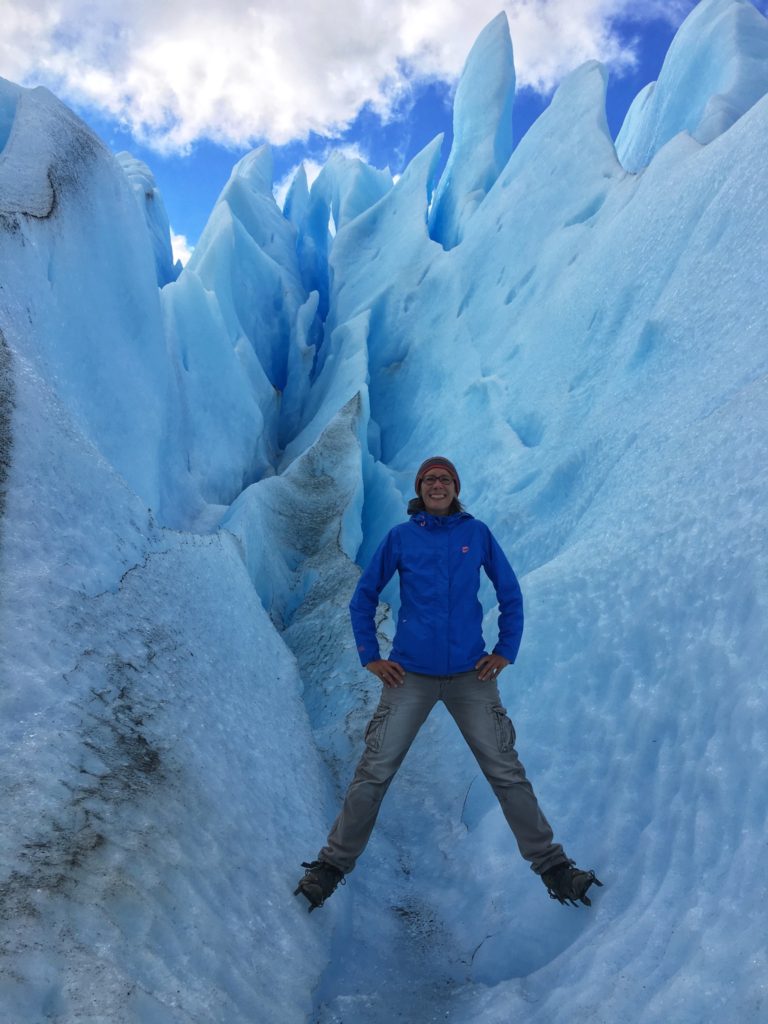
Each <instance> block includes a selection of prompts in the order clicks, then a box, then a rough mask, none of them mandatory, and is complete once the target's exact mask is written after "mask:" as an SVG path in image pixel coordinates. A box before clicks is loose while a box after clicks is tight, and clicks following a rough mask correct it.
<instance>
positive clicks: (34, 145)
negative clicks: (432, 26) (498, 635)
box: [0, 0, 768, 1024]
mask: <svg viewBox="0 0 768 1024" xmlns="http://www.w3.org/2000/svg"><path fill="white" fill-rule="evenodd" d="M766 39H768V34H767V25H766V21H765V19H764V18H763V17H762V15H760V14H759V13H758V12H757V11H756V10H755V9H754V8H753V7H752V6H751V5H749V4H747V3H744V2H742V0H702V2H701V3H700V4H699V5H698V6H697V7H696V8H695V9H694V11H693V12H692V14H691V15H690V17H689V18H688V20H687V21H686V23H685V24H684V25H683V26H682V27H681V29H680V31H679V33H678V36H677V38H676V40H675V42H674V44H673V46H672V47H671V48H670V53H669V56H668V58H667V61H666V62H665V66H664V69H663V70H662V74H661V76H660V78H659V82H658V83H656V85H655V86H654V87H653V89H652V90H647V91H646V92H645V93H644V94H641V96H640V97H639V98H638V100H637V101H636V104H635V105H634V106H633V108H632V109H631V110H630V113H629V114H628V116H627V121H626V123H625V126H624V128H623V129H622V132H621V134H620V136H619V140H618V156H617V147H615V146H614V143H613V141H612V140H611V138H610V135H609V133H608V130H607V127H606V121H605V114H604V101H605V75H604V72H603V69H602V68H601V67H600V66H599V65H597V64H595V63H590V64H587V65H585V66H584V67H582V68H580V69H578V70H577V71H575V72H574V73H573V74H572V75H570V76H569V77H568V78H567V79H566V80H565V81H564V82H563V83H562V85H561V87H560V89H559V90H558V92H557V94H556V95H555V97H554V98H553V101H552V103H551V105H550V106H549V108H548V109H547V110H546V111H545V112H544V114H543V115H542V116H541V117H540V119H539V120H538V122H537V123H536V124H535V125H534V126H533V127H532V128H531V129H530V130H529V131H528V133H527V134H526V136H525V137H524V139H523V140H522V141H521V142H520V143H519V145H517V146H516V147H513V145H512V136H511V124H510V121H509V117H508V113H509V110H508V108H509V101H510V98H511V93H512V90H513V88H514V68H513V66H512V58H511V46H510V43H509V36H508V31H507V27H506V22H505V19H504V18H503V17H500V18H497V19H494V21H493V22H491V24H490V25H489V26H488V28H487V29H486V30H485V31H484V32H483V33H482V34H481V36H480V38H479V40H478V43H477V44H476V46H475V48H474V49H473V51H472V53H471V54H470V58H469V59H468V61H467V65H466V68H465V74H464V77H463V79H462V81H461V83H460V84H459V88H458V90H457V101H456V107H455V111H454V119H455V126H454V127H455V132H454V135H455V143H454V152H453V153H452V154H451V156H450V158H449V161H448V165H447V167H446V171H445V172H444V174H443V178H442V180H441V181H440V182H436V181H435V176H436V175H435V168H436V167H437V165H438V159H439V152H440V145H441V140H440V139H437V140H435V141H434V142H433V143H432V144H430V145H429V146H428V147H426V148H425V150H424V151H423V152H422V153H421V154H419V155H418V156H417V157H416V158H415V159H414V160H413V161H412V162H411V164H410V165H409V167H408V168H406V170H405V172H404V173H403V175H402V176H401V177H400V178H399V180H398V181H397V182H396V183H393V182H392V180H391V178H390V177H389V175H388V174H386V173H385V172H381V171H377V170H375V169H373V168H369V167H366V165H365V164H363V163H362V162H361V161H358V160H348V159H345V158H343V157H340V156H336V157H334V158H333V159H332V160H330V161H329V163H328V164H327V165H326V167H325V169H324V170H323V172H322V174H321V175H320V176H319V177H318V178H317V180H316V181H315V182H314V184H313V187H312V189H311V190H310V189H308V187H307V181H306V176H305V175H304V174H303V172H302V171H300V172H299V173H298V174H297V177H296V179H295V181H294V183H293V186H292V188H291V190H290V191H289V194H288V197H287V199H286V203H285V208H284V210H282V211H281V210H280V209H279V208H278V206H277V205H276V203H275V201H274V199H273V196H272V168H271V157H270V154H269V150H268V149H267V148H262V149H260V150H257V151H256V152H254V153H252V154H249V155H248V156H247V157H245V159H244V160H242V161H241V162H240V163H239V164H238V165H237V166H236V167H235V168H234V169H233V172H232V177H231V178H230V181H229V182H228V183H227V185H226V186H225V188H224V190H223V192H222V195H221V196H220V198H219V200H218V202H217V203H216V205H215V207H214V210H213V211H212V214H211V218H210V221H209V224H208V226H207V228H206V230H205V233H204V235H203V237H202V238H201V240H200V243H199V244H198V245H197V246H196V249H195V253H194V256H193V257H192V259H191V260H190V262H189V264H188V266H187V267H186V268H185V269H184V270H183V271H182V272H181V273H180V274H178V277H176V276H175V275H176V273H177V270H178V268H176V270H174V269H173V268H172V267H171V265H170V262H169V261H168V257H167V250H166V248H165V242H166V241H167V239H166V227H165V226H164V225H165V224H166V221H164V220H163V217H164V213H163V211H162V205H161V200H160V198H159V196H158V195H157V193H156V192H153V189H154V184H153V180H152V177H151V172H150V171H149V170H148V169H147V168H145V167H143V165H141V164H139V163H138V162H136V161H133V160H132V159H131V158H129V157H127V156H126V155H121V156H120V157H119V159H116V158H115V157H113V156H112V155H111V154H110V153H109V152H108V151H107V150H106V149H105V148H104V147H103V145H102V144H101V143H100V142H99V141H98V140H97V139H96V138H95V137H94V136H93V135H92V134H91V133H90V132H89V131H88V129H87V128H86V127H85V126H84V125H83V124H82V123H81V122H79V121H78V120H77V118H75V117H74V115H72V114H71V113H70V112H69V111H68V110H67V109H66V108H65V107H63V106H62V105H61V104H60V103H59V102H58V101H57V100H55V98H54V97H52V96H51V95H50V93H47V92H46V91H45V90H25V89H21V88H20V87H18V86H15V85H13V84H11V83H4V82H0V266H1V267H2V273H1V274H0V573H1V578H2V589H1V590H0V652H1V658H2V661H1V663H2V673H3V677H2V678H3V685H2V689H1V691H0V716H1V717H0V722H2V726H1V727H0V744H1V745H2V757H0V765H1V766H2V768H1V769H0V770H1V771H2V775H3V777H2V793H3V799H2V803H1V804H0V806H1V807H2V810H1V811H0V814H1V815H2V829H1V830H0V900H1V901H2V910H3V913H2V921H3V923H2V942H1V943H0V1006H2V1009H3V1014H2V1019H3V1020H8V1021H9V1022H10V1021H12V1022H13V1024H39V1022H41V1021H47V1020H51V1021H58V1022H64V1024H75V1022H78V1024H83V1022H86V1024H128V1022H130V1024H133V1022H137V1024H175V1022H179V1024H182V1022H183V1024H239V1022H242V1024H256V1022H258V1024H262V1022H263V1024H342V1022H343V1024H383V1022H387V1024H389V1022H391V1021H392V1020H399V1019H402V1020H409V1021H413V1022H419V1024H427V1022H430V1021H435V1022H436V1021H441V1022H443V1021H453V1022H455V1024H508V1022H509V1021H512V1020H524V1021H526V1022H530V1024H582V1022H584V1024H587V1022H590V1024H596V1022H604V1024H614V1022H615V1021H618V1020H626V1021H632V1022H639V1024H669V1022H674V1024H700V1022H702V1021H707V1022H709V1021H712V1022H722V1024H731V1022H737V1021H738V1022H739V1024H758V1022H762V1021H763V1020H765V1016H766V1008H767V1006H768V1002H767V1000H768V992H767V991H766V978H768V956H767V955H766V953H767V951H766V938H765V924H764V916H765V914H764V907H765V903H766V898H768V883H767V882H766V876H765V870H764V864H765V858H766V855H767V854H768V849H767V847H768V833H766V819H767V817H768V788H767V787H766V786H765V784H764V779H765V774H766V768H767V767H768V763H767V762H768V692H767V691H768V673H766V669H765V650H766V646H767V640H768V638H766V626H765V623H766V620H767V617H768V565H766V561H767V560H768V556H767V554H766V552H767V551H768V545H767V544H766V541H767V540H768V536H767V534H768V529H767V526H766V513H765V509H766V507H768V451H767V450H766V449H767V448H768V430H767V429H766V427H767V426H768V423H767V422H766V421H767V420H768V402H767V399H768V394H767V393H766V392H767V391H768V352H766V346H765V338H766V334H767V330H768V294H767V293H766V289H765V270H764V268H765V263H766V238H768V209H767V208H766V204H765V201H764V188H763V182H764V175H765V152H766V145H767V144H768V97H767V96H766V95H765V93H766V90H767V89H768V71H767V66H768V65H767V61H768V57H767V55H766V48H765V46H764V42H765V40H766ZM489 98H492V101H491V99H489ZM473 152H476V154H477V155H476V161H475V162H474V163H473V159H472V155H471V154H472V153H473ZM150 195H153V196H154V198H152V199H150V198H149V196H150ZM331 228H333V230H331ZM164 274H165V276H166V278H167V280H166V281H165V282H164V281H163V275H164ZM158 284H161V285H162V284H164V286H163V287H162V288H160V289H159V288H158ZM437 453H440V454H444V455H447V456H448V457H450V458H451V459H453V461H454V462H455V463H456V464H457V466H458V468H459V472H460V474H461V478H462V490H461V497H462V500H463V501H464V503H465V505H466V506H467V508H468V509H469V511H470V512H472V513H473V514H474V515H476V516H478V517H479V518H481V519H482V520H484V521H485V522H487V523H488V524H489V526H490V527H491V528H492V530H493V531H494V533H495V535H496V536H497V537H498V539H499V540H500V542H501V543H502V545H503V547H504V548H505V550H506V551H507V553H508V555H509V557H510V560H511V561H512V563H513V565H514V566H515V568H516V570H517V572H518V575H519V577H520V579H521V584H522V589H523V594H524V598H525V603H526V630H525V634H524V637H523V644H522V648H521V652H520V656H519V658H518V660H517V662H516V664H515V665H514V666H512V667H510V668H508V669H506V670H505V672H504V674H503V676H502V678H501V684H500V685H501V692H502V697H503V700H504V702H505V704H506V706H507V708H508V710H509V713H510V715H511V717H512V719H513V720H514V722H515V726H516V729H517V734H518V743H517V746H518V750H519V752H520V755H521V758H522V760H523V762H524V763H525V765H526V767H527V770H528V773H529V775H530V777H531V779H532V781H533V783H534V786H535V789H536V791H537V794H538V796H539V798H540V801H541V803H542V806H543V808H544V810H545V813H546V814H547V816H548V818H549V819H550V820H551V822H552V823H553V826H554V828H555V833H556V838H557V839H558V841H560V842H562V843H563V844H564V845H565V848H566V850H567V852H568V854H569V856H571V857H573V858H574V859H575V860H576V861H577V862H578V863H579V864H580V865H582V866H584V867H588V868H589V867H592V868H594V869H595V870H596V871H597V873H598V875H599V877H600V878H601V879H602V881H603V882H604V883H605V886H604V888H603V889H601V890H598V891H597V892H596V895H595V899H594V905H593V907H592V908H591V909H590V910H586V909H584V908H580V909H579V910H574V909H572V908H564V907H561V906H560V905H558V904H556V903H555V902H553V901H550V900H549V899H547V896H546V892H545V890H544V888H543V887H542V885H541V883H540V881H539V880H538V879H537V878H535V877H534V876H533V875H532V874H531V873H530V872H529V871H528V870H527V868H526V866H525V864H524V862H523V861H522V860H521V859H520V857H519V856H518V854H517V850H516V847H515V843H514V840H513V837H512V835H511V834H510V832H509V830H508V828H507V826H506V824H505V822H504V819H503V817H502V815H501V812H500V810H499V808H498V806H497V805H496V804H495V801H494V798H493V795H492V793H491V790H490V788H489V787H488V785H487V783H486V782H485V780H484V779H483V778H482V776H481V775H480V774H479V772H478V769H477V766H476V765H475V763H474V761H473V759H472V757H471V754H470V753H469V751H468V749H467V748H466V746H465V744H464V742H463V740H462V738H461V737H460V735H459V734H458V732H457V730H456V729H455V727H454V725H453V722H452V721H451V720H450V718H449V716H448V715H447V714H446V713H445V711H444V709H442V708H438V709H436V711H435V713H434V714H433V715H432V717H431V718H430V719H429V721H428V723H427V724H426V726H425V727H424V729H423V730H422V732H421V734H420V735H419V737H418V738H417V740H416V742H415V744H414V747H413V749H412V751H411V752H410V754H409V755H408V758H407V760H406V762H405V764H404V766H403V768H402V769H401V771H400V773H399V775H398V777H397V779H396V781H395V783H394V784H393V786H392V789H391V790H390V792H389V794H388V796H387V799H386V801H385V803H384V806H383V809H382V813H381V816H380V819H379V824H378V826H377V829H376V831H375V833H374V837H373V839H372V842H371V844H370V846H369V848H368V850H367V851H366V854H365V856H364V857H363V858H362V859H361V861H360V863H359V865H358V867H357V868H356V870H355V872H354V873H353V874H352V875H351V876H350V877H349V879H348V881H347V884H346V886H344V887H343V888H340V889H339V890H338V891H337V893H336V894H335V895H334V896H333V899H332V900H331V901H329V903H328V904H327V906H326V907H324V908H323V909H322V910H321V911H319V912H317V913H314V914H312V915H311V916H310V915H308V914H307V913H306V908H305V904H304V902H303V901H302V900H300V899H298V898H294V897H293V895H292V890H293V888H294V887H295V884H296V881H297V879H298V877H299V876H300V873H301V868H300V862H301V861H302V860H309V859H312V858H314V856H315V855H316V852H317V850H318V849H319V847H320V846H321V845H322V843H323V842H324V839H325V835H326V832H327V829H328V827H329V826H330V824H331V821H332V820H333V817H334V816H335V814H336V811H337V809H338V803H339V800H340V799H341V795H342V794H343V790H344V787H345V786H346V784H347V782H348V781H349V779H350V777H351V774H352V771H353V769H354V764H355V762H356V759H357V757H358V756H359V753H360V750H361V745H362V733H363V729H364V726H365V722H366V720H367V718H368V716H369V714H370V711H371V709H372V707H373V705H374V704H375V702H376V700H377V698H378V693H377V686H378V684H377V683H376V680H375V679H374V678H373V677H372V676H371V675H370V674H367V673H366V672H365V671H364V670H362V669H361V668H360V666H359V663H358V659H357V655H356V652H355V650H354V644H353V640H352V637H351V632H350V629H349V624H348V617H347V602H348V600H349V597H350V595H351V592H352V589H353V588H354V585H355V582H356V579H357V576H358V574H359V568H358V567H359V566H360V565H364V564H366V561H367V559H368V558H369V557H370V554H371V552H372V550H373V548H374V547H375V546H376V545H377V543H378V542H379V540H380V539H381V537H382V536H383V533H384V532H385V530H386V529H387V528H389V527H390V526H392V525H393V524H395V523H396V522H399V521H401V520H402V518H403V516H404V508H405V503H406V502H407V499H408V498H409V497H410V496H411V494H412V487H413V476H414V470H415V469H416V467H417V466H418V465H419V463H420V462H421V461H422V460H423V458H425V457H426V456H428V455H430V454H437ZM383 597H384V601H385V602H386V603H382V605H381V607H380V627H379V628H380V631H381V635H382V639H383V640H384V641H385V642H386V639H387V637H388V636H391V632H392V612H393V609H394V607H395V606H396V602H397V590H396V587H390V588H388V590H387V591H386V592H385V594H384V595H383ZM483 597H484V600H485V605H486V608H487V611H488V616H487V620H486V625H487V634H486V638H487V641H488V644H489V648H490V647H491V646H492V644H493V642H494V639H495V638H494V635H493V628H494V627H493V624H494V622H495V614H494V608H493V604H494V597H493V593H492V590H491V589H490V587H487V588H486V590H485V592H484V594H483Z"/></svg>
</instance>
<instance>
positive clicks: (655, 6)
mask: <svg viewBox="0 0 768 1024" xmlns="http://www.w3.org/2000/svg"><path fill="white" fill-rule="evenodd" d="M3 6H4V13H3V37H2V41H1V42H0V74H3V75H4V76H6V77H8V78H11V79H13V80H15V81H20V82H23V83H24V84H28V83H43V84H47V85H49V86H50V87H51V88H53V89H54V91H56V92H57V94H58V95H60V96H61V97H62V98H64V99H65V100H68V101H69V102H73V103H75V104H81V105H84V106H88V107H94V108H96V109H98V110H100V111H101V112H102V113H103V114H107V115H109V116H111V117H114V118H116V119H118V120H120V121H122V122H125V123H126V124H127V125H128V126H129V127H130V128H131V130H132V131H133V133H134V135H135V137H136V138H137V139H138V140H139V141H141V142H143V143H145V144H148V145H151V146H154V148H156V149H158V150H161V151H170V152H173V151H184V150H185V148H187V147H189V146H190V145H191V144H192V143H194V142H195V141H196V140H198V139H201V138H207V139H211V140H213V141H216V142H220V143H225V144H231V145H235V146H246V145H250V144H252V143H253V142H255V141H257V140H261V139H268V140H269V141H271V142H273V143H275V144H278V145H280V144H284V143H287V142H289V141H292V140H294V139H299V138H304V137H306V135H307V133H308V132H309V131H315V132H317V133H319V134H321V135H325V136H333V135H334V134H336V135H338V134H339V133H340V132H341V131H342V130H343V129H344V127H345V126H346V125H348V124H349V123H350V122H351V121H352V120H353V119H354V117H355V115H356V114H357V113H358V111H359V110H360V109H361V107H362V106H363V105H364V104H366V103H368V104H370V106H371V107H372V108H373V109H374V110H376V111H377V112H378V113H379V114H381V115H382V116H383V117H385V118H386V117H387V116H389V115H390V114H391V112H392V109H393V106H394V105H396V103H397V102H398V100H401V99H402V98H403V96H406V95H407V94H408V91H409V80H410V79H412V78H414V77H416V78H418V77H437V78H439V79H442V80H446V81H453V80H455V78H456V76H457V75H458V74H459V72H460V70H461V67H462V65H463V63H464V60H465V58H466V55H467V52H468V50H469V47H470V45H471V43H472V40H473V39H474V38H475V37H476V36H477V34H478V33H479V32H480V30H481V29H482V28H483V26H484V25H485V24H486V23H487V22H488V21H490V20H491V18H493V17H494V16H495V15H496V14H497V13H498V11H499V9H500V7H502V6H503V8H504V9H505V10H506V11H507V15H508V17H509V21H510V27H511V30H512V37H513V42H514V45H515V54H516V64H517V72H518V82H519V83H520V84H521V85H530V86H532V87H534V88H536V89H539V90H542V91H548V90H549V89H551V88H552V87H553V86H554V85H555V84H556V83H557V81H558V80H559V78H560V77H562V75H563V74H564V73H565V72H567V71H568V70H570V69H571V68H573V67H575V66H576V65H577V64H579V63H581V62H583V61H584V60H587V59H589V58H593V57H594V58H598V59H600V60H603V61H606V62H608V63H610V64H611V65H613V66H614V67H619V68H620V67H622V66H627V65H629V64H631V63H632V60H633V53H632V50H631V48H627V46H626V45H625V44H623V43H622V41H621V40H620V39H619V37H618V36H617V34H616V32H615V30H614V29H613V27H612V22H613V20H614V19H615V18H616V17H618V16H628V15H630V16H633V17H635V18H640V17H643V18H649V17H652V16H656V17H658V16H660V15H663V16H666V17H669V18H670V20H673V21H675V22H678V21H680V20H681V18H682V16H683V15H684V14H685V13H686V12H687V11H688V10H690V8H691V7H692V6H693V0H645V2H644V3H643V4H637V3H636V2H635V0H508V2H507V3H505V4H500V3H499V0H473V2H472V3H471V4H470V3H467V2H466V0H389V2H388V3H386V4H376V5H374V4H372V3H371V0H336V2H335V4H334V5H333V8H332V9H331V8H329V6H328V4H327V3H326V2H325V0H301V2H295V3H292V4H278V3H276V2H275V0H219V2H218V3H217V4H216V5H213V4H210V3H201V2H200V0H164V2H163V3H157V2H156V0H151V2H150V0H121V3H120V4H119V5H117V4H114V3H113V2H112V0H6V2H5V3H4V5H3ZM638 9H641V10H642V14H638Z"/></svg>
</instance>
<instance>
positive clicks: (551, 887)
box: [541, 860, 603, 907]
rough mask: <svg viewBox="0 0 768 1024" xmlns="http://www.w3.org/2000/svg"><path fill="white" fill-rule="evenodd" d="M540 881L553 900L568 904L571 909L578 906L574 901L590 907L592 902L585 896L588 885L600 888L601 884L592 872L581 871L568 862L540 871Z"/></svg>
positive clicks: (571, 862)
mask: <svg viewBox="0 0 768 1024" xmlns="http://www.w3.org/2000/svg"><path fill="white" fill-rule="evenodd" d="M541 880H542V882H543V883H544V885H546V887H547V892H548V893H549V895H550V897H551V898H552V899H553V900H559V901H560V903H570V904H571V906H572V907H576V906H578V904H577V902H576V900H580V901H581V902H582V903H583V904H584V905H585V906H587V907H591V906H592V900H591V899H590V898H589V896H587V889H589V887H590V885H599V886H602V884H603V883H602V882H601V881H600V879H599V878H596V877H595V872H594V871H582V870H581V869H580V868H577V867H576V865H575V864H574V863H573V861H570V860H569V861H563V863H561V864H555V866H554V867H552V868H548V869H547V870H546V871H542V873H541Z"/></svg>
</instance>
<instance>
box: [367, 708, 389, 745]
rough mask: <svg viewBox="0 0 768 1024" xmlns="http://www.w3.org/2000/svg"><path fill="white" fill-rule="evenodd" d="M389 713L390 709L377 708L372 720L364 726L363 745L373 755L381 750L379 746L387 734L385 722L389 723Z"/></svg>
mask: <svg viewBox="0 0 768 1024" xmlns="http://www.w3.org/2000/svg"><path fill="white" fill-rule="evenodd" d="M391 711H392V708H388V707H383V708H382V707H380V708H377V709H376V711H374V713H373V718H372V719H371V720H370V722H369V723H368V725H367V726H366V730H365V745H366V746H367V747H368V749H369V750H372V751H373V752H374V753H376V752H377V751H379V750H381V745H382V743H383V742H384V737H385V736H386V734H387V722H388V721H389V716H390V713H391Z"/></svg>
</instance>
